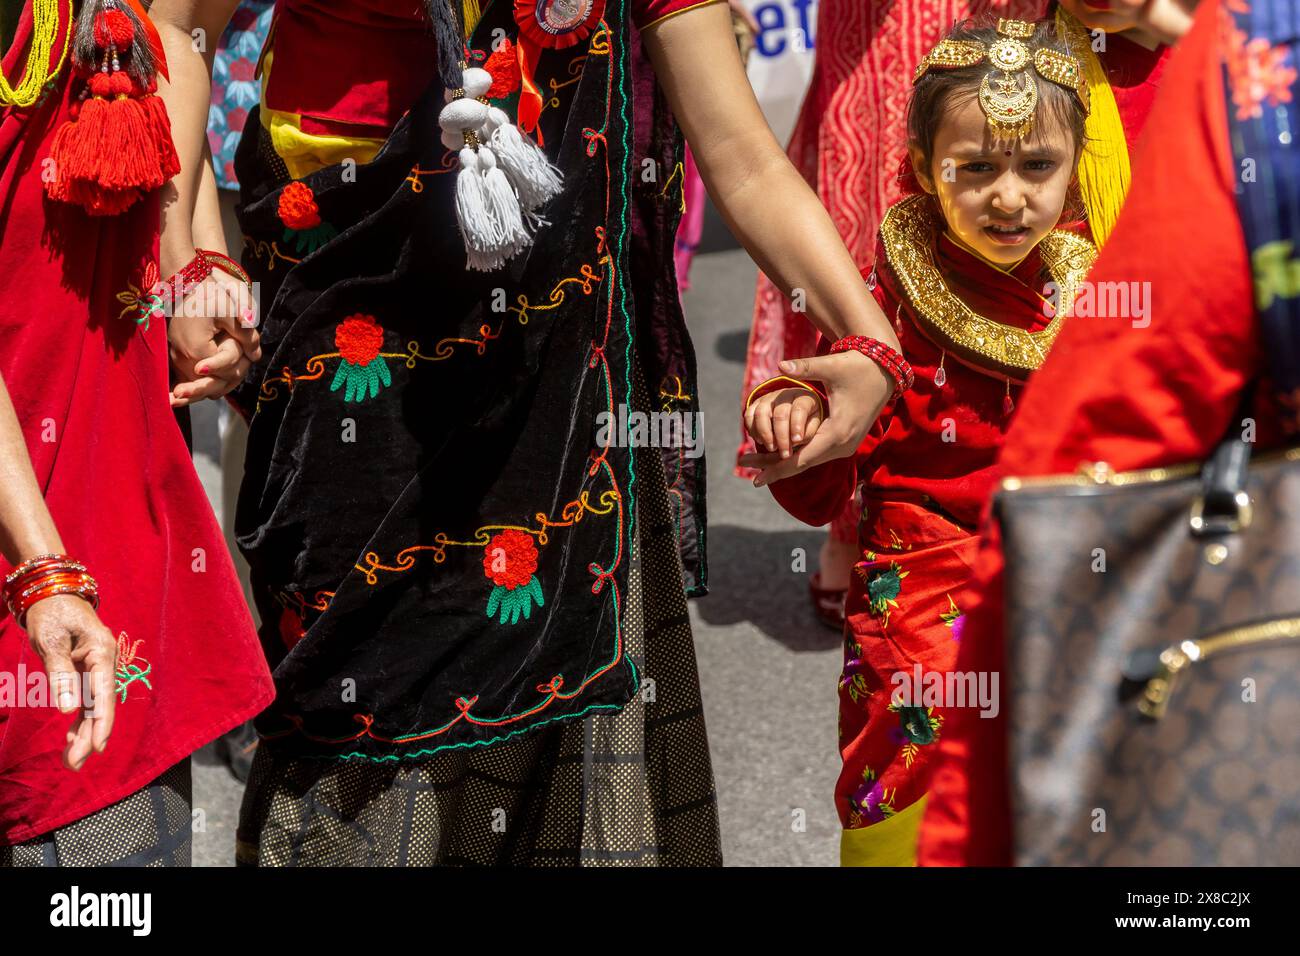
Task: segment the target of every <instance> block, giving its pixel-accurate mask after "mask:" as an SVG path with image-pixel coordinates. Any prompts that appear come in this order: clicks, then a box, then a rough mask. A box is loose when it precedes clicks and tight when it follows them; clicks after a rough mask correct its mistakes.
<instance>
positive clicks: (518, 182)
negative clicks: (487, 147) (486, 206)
mask: <svg viewBox="0 0 1300 956" xmlns="http://www.w3.org/2000/svg"><path fill="white" fill-rule="evenodd" d="M493 127H495V128H493ZM485 131H486V132H487V134H488V137H490V139H489V142H490V143H491V145H492V148H493V149H494V150H495V151H496V154H497V158H498V159H499V160H500V165H501V168H502V169H503V170H504V171H505V174H506V176H507V177H508V178H509V179H510V184H511V185H512V186H514V187H515V192H517V193H518V194H519V203H520V205H522V206H523V207H524V208H525V209H526V210H528V212H529V213H532V212H533V210H536V209H538V208H539V207H541V206H543V205H545V204H546V203H548V202H550V201H551V200H552V199H554V198H555V197H556V196H558V195H559V194H560V190H562V189H563V188H564V176H563V173H562V172H561V171H560V170H559V168H557V167H556V166H554V165H552V164H551V161H550V160H549V159H547V158H546V154H545V153H544V152H542V150H541V148H540V147H538V145H537V144H536V143H534V142H533V141H532V140H531V139H529V138H528V137H526V136H524V134H523V133H522V132H520V130H519V127H517V126H515V125H514V124H513V123H511V122H510V118H509V117H508V116H506V114H505V112H504V111H502V110H500V109H498V108H497V107H495V106H494V107H492V108H491V109H490V110H489V111H488V118H487V124H486V130H485ZM533 218H535V219H537V220H539V221H540V220H541V217H540V216H535V217H533Z"/></svg>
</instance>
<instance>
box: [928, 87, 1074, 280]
mask: <svg viewBox="0 0 1300 956" xmlns="http://www.w3.org/2000/svg"><path fill="white" fill-rule="evenodd" d="M1045 127H1046V128H1045ZM1073 139H1074V137H1073V135H1072V134H1071V133H1070V132H1069V130H1067V129H1064V128H1062V127H1061V126H1060V124H1058V123H1055V122H1053V119H1052V118H1051V117H1050V116H1044V115H1043V112H1042V111H1040V112H1039V115H1038V116H1036V117H1035V122H1034V129H1033V131H1032V132H1031V133H1030V134H1029V136H1027V137H1025V138H1024V139H1022V140H1017V141H1015V142H1007V141H1003V142H997V143H995V142H994V141H993V138H992V136H991V135H990V133H989V130H988V126H987V124H986V119H985V116H984V111H983V110H982V109H981V108H980V104H979V100H978V99H977V98H976V97H974V96H971V97H963V98H962V99H961V100H959V101H958V105H955V106H954V107H953V108H951V109H949V110H948V111H947V115H946V116H945V117H944V119H943V121H942V122H941V124H940V126H939V130H938V132H937V134H936V135H935V138H934V156H933V159H932V161H931V163H930V168H929V169H928V170H921V169H919V168H917V175H918V179H920V181H921V185H922V186H923V187H924V188H925V191H926V192H928V193H930V194H931V195H933V196H935V197H936V198H937V199H938V201H939V208H940V210H942V212H943V217H944V219H945V220H947V223H948V232H949V233H950V234H951V235H952V236H953V237H954V238H956V239H957V240H958V241H959V242H960V243H961V244H962V245H964V246H965V247H966V248H967V249H969V250H970V251H972V252H975V253H976V254H978V255H979V256H981V257H983V258H984V259H985V260H987V261H988V262H991V263H992V264H994V265H996V266H1002V267H1009V266H1013V265H1015V264H1016V263H1017V262H1019V261H1020V260H1021V259H1023V258H1024V257H1025V256H1026V255H1028V254H1029V252H1030V250H1031V249H1033V248H1034V246H1035V245H1037V244H1038V242H1039V241H1040V240H1041V239H1042V238H1043V237H1044V236H1046V235H1047V234H1048V233H1049V232H1051V231H1052V229H1054V228H1055V227H1056V224H1057V222H1058V221H1059V220H1060V218H1061V211H1062V210H1063V209H1064V208H1065V196H1066V192H1067V190H1068V188H1069V185H1070V180H1071V178H1072V176H1073V173H1074V158H1075V157H1074V142H1073ZM912 156H913V167H914V168H916V167H919V164H920V162H921V159H920V157H919V155H918V154H917V153H916V152H915V151H914V152H913V154H912Z"/></svg>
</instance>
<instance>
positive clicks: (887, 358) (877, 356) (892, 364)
mask: <svg viewBox="0 0 1300 956" xmlns="http://www.w3.org/2000/svg"><path fill="white" fill-rule="evenodd" d="M837 352H861V353H862V354H863V355H865V356H866V357H867V358H869V359H871V361H873V362H875V363H876V364H877V365H879V366H880V367H881V368H882V369H884V371H885V373H886V374H887V375H888V376H889V377H890V378H892V379H893V380H894V394H893V395H892V396H891V399H890V400H891V401H892V400H893V399H896V398H898V396H900V395H902V394H903V393H904V392H906V391H907V390H908V389H909V388H911V387H912V382H913V381H914V380H915V378H916V376H915V375H914V374H913V373H912V366H911V365H909V364H908V363H907V359H905V358H903V356H902V355H900V354H899V353H898V352H897V351H896V350H895V349H892V348H890V347H889V346H888V345H886V344H885V343H884V342H882V341H880V339H873V338H871V336H869V335H846V336H844V337H843V338H842V339H837V340H836V341H835V343H834V344H833V345H831V349H830V354H831V355H834V354H836V353H837Z"/></svg>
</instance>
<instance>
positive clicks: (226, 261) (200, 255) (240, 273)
mask: <svg viewBox="0 0 1300 956" xmlns="http://www.w3.org/2000/svg"><path fill="white" fill-rule="evenodd" d="M214 269H220V270H221V271H222V272H225V273H226V274H228V275H231V276H234V277H235V278H236V279H238V280H239V281H240V282H242V283H244V285H246V286H248V287H249V288H250V289H251V288H252V286H253V280H252V279H250V278H249V277H248V273H247V272H245V271H244V270H243V268H242V267H241V266H240V265H239V263H238V262H236V261H235V260H234V259H232V258H230V256H228V255H226V254H225V253H222V252H213V251H212V250H211V249H195V250H194V258H193V259H191V260H190V261H189V262H187V263H186V264H185V265H184V266H182V267H181V268H180V269H178V270H177V271H176V273H175V274H173V275H172V276H171V277H170V278H168V279H167V281H166V282H165V283H164V285H169V286H173V287H177V286H179V289H178V292H179V296H180V297H181V298H184V297H185V296H187V295H189V294H190V293H191V292H193V291H194V290H195V289H196V288H197V287H198V285H199V283H201V282H202V281H203V280H204V279H206V278H207V277H208V276H210V275H212V272H213V270H214Z"/></svg>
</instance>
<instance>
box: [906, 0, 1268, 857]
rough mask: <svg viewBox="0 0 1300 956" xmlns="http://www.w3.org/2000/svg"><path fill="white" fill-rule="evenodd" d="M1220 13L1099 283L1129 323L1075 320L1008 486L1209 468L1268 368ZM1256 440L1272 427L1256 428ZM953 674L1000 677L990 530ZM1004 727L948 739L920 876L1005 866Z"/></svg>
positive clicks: (1141, 149) (1038, 398)
mask: <svg viewBox="0 0 1300 956" xmlns="http://www.w3.org/2000/svg"><path fill="white" fill-rule="evenodd" d="M1218 17H1219V3H1218V2H1217V0H1207V2H1206V3H1204V4H1202V5H1201V8H1200V10H1199V11H1198V14H1197V19H1196V23H1195V26H1194V27H1193V29H1192V30H1191V32H1190V33H1189V34H1188V35H1187V36H1186V37H1185V38H1184V40H1183V42H1182V44H1181V45H1180V47H1179V48H1178V49H1177V50H1176V51H1175V52H1174V54H1173V56H1172V57H1171V59H1170V61H1169V64H1168V68H1167V72H1166V75H1165V77H1164V86H1163V88H1162V90H1161V92H1160V95H1159V97H1158V98H1157V100H1156V103H1155V105H1154V106H1153V108H1152V112H1151V116H1150V119H1149V123H1148V127H1147V130H1146V132H1145V133H1144V136H1143V139H1142V140H1141V142H1140V143H1139V146H1138V149H1137V151H1136V156H1135V162H1134V176H1133V185H1132V189H1131V191H1130V194H1129V199H1128V202H1127V204H1126V205H1125V207H1124V211H1123V212H1122V213H1121V215H1120V218H1119V221H1118V223H1117V224H1116V227H1115V231H1114V233H1113V234H1112V236H1111V238H1110V241H1109V242H1108V243H1107V245H1106V247H1105V249H1104V250H1103V251H1102V254H1101V256H1100V258H1099V260H1098V263H1097V266H1096V268H1095V269H1094V271H1093V274H1092V275H1091V276H1090V279H1091V281H1092V283H1093V288H1094V290H1096V289H1103V288H1107V287H1106V286H1104V285H1103V283H1108V282H1116V283H1126V284H1128V283H1135V284H1136V285H1129V290H1130V292H1134V291H1140V292H1142V294H1144V295H1145V294H1146V292H1147V291H1148V290H1149V295H1147V296H1146V300H1145V301H1146V304H1147V306H1148V309H1147V311H1146V314H1145V315H1142V316H1138V317H1136V318H1113V317H1112V318H1099V317H1092V316H1089V315H1086V314H1076V315H1075V316H1074V317H1073V318H1071V320H1070V322H1069V324H1068V325H1067V326H1066V328H1065V329H1064V330H1063V332H1062V333H1061V336H1060V338H1059V339H1058V340H1057V342H1056V344H1055V346H1054V347H1053V350H1052V353H1051V355H1050V357H1049V359H1048V361H1047V362H1046V363H1045V364H1044V365H1043V368H1042V369H1041V370H1040V371H1039V372H1038V373H1037V375H1036V376H1035V377H1034V379H1033V381H1032V382H1031V383H1030V385H1029V386H1028V388H1027V389H1026V391H1025V395H1024V398H1023V401H1022V403H1021V408H1020V413H1019V417H1018V419H1017V420H1016V422H1015V424H1014V425H1013V426H1012V428H1011V430H1010V431H1009V432H1008V434H1007V439H1006V444H1005V445H1004V446H1003V451H1002V459H1001V471H1002V473H1003V474H1010V475H1024V476H1029V475H1044V474H1052V473H1062V472H1071V471H1073V470H1075V468H1076V467H1077V466H1078V465H1079V463H1080V462H1083V461H1106V462H1109V463H1110V464H1111V465H1112V466H1113V467H1115V468H1117V469H1131V468H1141V467H1147V466H1154V465H1158V464H1168V463H1174V462H1180V461H1188V460H1192V459H1196V458H1201V457H1204V456H1205V455H1207V454H1208V453H1209V451H1210V450H1211V449H1212V447H1213V446H1214V445H1215V444H1216V443H1217V441H1218V440H1219V439H1220V438H1221V437H1222V435H1223V434H1224V433H1225V431H1226V429H1227V428H1228V425H1229V422H1230V419H1231V417H1232V415H1233V413H1234V411H1235V409H1236V407H1237V404H1238V400H1239V396H1240V393H1241V391H1242V388H1243V386H1244V385H1245V383H1246V382H1247V381H1248V380H1249V379H1250V378H1252V377H1253V376H1254V375H1255V374H1256V373H1257V372H1258V371H1259V369H1260V365H1261V349H1260V346H1259V344H1258V342H1257V332H1256V323H1255V321H1254V313H1253V308H1252V288H1251V279H1250V271H1249V263H1248V259H1247V255H1246V248H1245V240H1244V238H1243V234H1242V229H1241V225H1240V221H1239V219H1238V217H1237V209H1236V204H1235V201H1234V198H1233V184H1234V180H1235V169H1234V161H1233V158H1232V152H1231V149H1230V145H1229V141H1228V125H1227V118H1226V111H1225V106H1224V91H1223V77H1222V72H1221V65H1220V55H1219V48H1218V45H1217V42H1216V41H1217V29H1218V27H1217V25H1218ZM1259 427H1260V436H1261V443H1262V444H1265V443H1267V442H1266V441H1265V440H1264V434H1265V432H1266V422H1265V420H1264V419H1263V418H1261V419H1260V426H1259ZM984 526H985V532H986V534H985V539H984V544H983V546H982V549H981V553H980V556H979V558H978V560H977V562H976V567H975V571H974V575H973V580H972V585H971V593H968V594H967V596H966V600H965V602H963V606H965V607H967V608H968V611H967V622H966V625H965V631H964V634H963V638H962V650H961V657H960V659H959V661H958V664H957V668H958V669H959V670H962V671H989V672H999V673H1005V668H1004V667H1003V658H1004V654H1005V647H1004V639H1003V619H1002V611H1003V608H1002V591H1003V580H1002V554H1001V551H1000V548H999V539H998V534H997V527H996V525H995V524H993V523H992V522H990V521H988V520H986V521H985V525H984ZM1003 686H1005V683H1004V684H1003ZM1002 704H1003V706H1002V708H1001V712H1000V715H999V716H998V717H997V718H996V719H987V720H985V719H979V718H978V717H977V716H974V715H973V714H972V712H969V711H967V712H962V713H961V714H960V716H959V718H958V720H956V721H954V726H950V727H949V733H948V734H947V735H945V737H944V739H943V740H942V741H941V742H940V761H939V766H938V769H937V770H936V773H935V779H934V787H933V790H932V792H931V795H930V800H929V804H928V807H927V813H926V817H925V821H924V825H923V828H922V835H921V847H920V855H919V860H920V862H921V863H922V865H963V864H965V865H1005V864H1008V863H1010V862H1011V838H1010V811H1009V793H1008V767H1007V761H1006V723H1005V721H1006V715H1007V710H1008V706H1007V705H1008V701H1007V698H1006V696H1005V695H1004V697H1003V701H1002Z"/></svg>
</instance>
